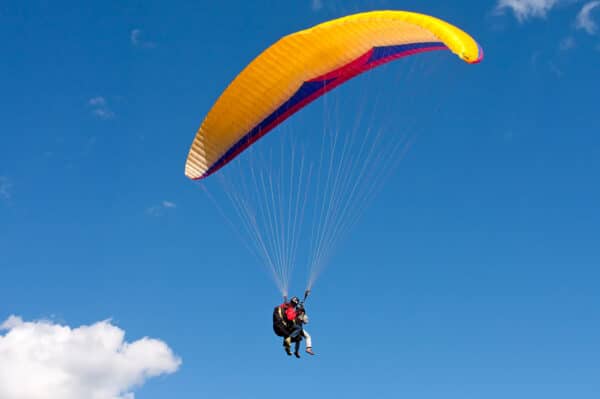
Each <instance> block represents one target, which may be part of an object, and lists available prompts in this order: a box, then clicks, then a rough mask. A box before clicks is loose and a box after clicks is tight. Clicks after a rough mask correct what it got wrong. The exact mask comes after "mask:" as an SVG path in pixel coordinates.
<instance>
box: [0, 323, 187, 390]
mask: <svg viewBox="0 0 600 399" xmlns="http://www.w3.org/2000/svg"><path fill="white" fill-rule="evenodd" d="M0 331H5V333H4V334H0V398H2V399H48V398H52V399H82V398H90V399H134V393H133V392H132V390H133V389H134V388H135V387H139V386H141V385H142V384H143V383H144V382H145V381H146V380H147V379H149V378H152V377H156V376H159V375H162V374H170V373H174V372H175V371H177V369H178V368H179V366H180V364H181V360H180V359H179V358H178V357H176V356H175V355H174V354H173V352H172V350H171V349H170V348H169V347H168V346H167V345H166V344H165V343H164V342H163V341H160V340H156V339H151V338H142V339H139V340H137V341H134V342H126V341H125V340H124V337H125V332H124V331H123V330H122V329H120V328H118V327H116V326H114V325H112V324H111V323H110V322H109V321H101V322H97V323H95V324H92V325H84V326H80V327H76V328H71V327H69V326H64V325H59V324H55V323H53V322H51V321H34V322H24V321H23V320H22V319H21V318H20V317H16V316H11V317H9V318H8V319H7V320H6V321H4V323H2V324H1V325H0Z"/></svg>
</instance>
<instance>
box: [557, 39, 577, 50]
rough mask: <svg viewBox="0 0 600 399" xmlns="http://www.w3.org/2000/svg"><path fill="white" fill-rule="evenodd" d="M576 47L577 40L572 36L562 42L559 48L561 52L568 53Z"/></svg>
mask: <svg viewBox="0 0 600 399" xmlns="http://www.w3.org/2000/svg"><path fill="white" fill-rule="evenodd" d="M573 47H575V39H574V38H573V37H572V36H567V37H565V38H564V39H562V40H561V41H560V43H559V44H558V48H559V49H560V51H567V50H570V49H572V48H573Z"/></svg>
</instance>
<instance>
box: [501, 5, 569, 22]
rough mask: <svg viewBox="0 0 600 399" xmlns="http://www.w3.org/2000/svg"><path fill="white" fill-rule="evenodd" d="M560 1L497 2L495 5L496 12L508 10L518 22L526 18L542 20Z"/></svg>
mask: <svg viewBox="0 0 600 399" xmlns="http://www.w3.org/2000/svg"><path fill="white" fill-rule="evenodd" d="M560 1H561V0H499V1H498V4H497V5H496V10H497V11H498V12H504V10H506V9H509V10H512V12H513V13H514V14H515V17H516V18H517V20H518V21H519V22H523V21H525V20H526V19H528V18H534V17H538V18H544V17H546V14H547V13H548V11H550V10H551V9H552V8H553V7H554V6H556V5H557V4H558V3H559V2H560Z"/></svg>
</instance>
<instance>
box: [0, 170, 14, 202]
mask: <svg viewBox="0 0 600 399" xmlns="http://www.w3.org/2000/svg"><path fill="white" fill-rule="evenodd" d="M11 189H12V184H11V183H10V180H8V177H6V176H0V199H3V200H6V201H8V200H9V199H10V197H11Z"/></svg>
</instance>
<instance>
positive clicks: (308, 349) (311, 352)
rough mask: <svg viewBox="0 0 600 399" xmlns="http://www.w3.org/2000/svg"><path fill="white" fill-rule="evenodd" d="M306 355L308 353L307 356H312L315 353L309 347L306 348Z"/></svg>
mask: <svg viewBox="0 0 600 399" xmlns="http://www.w3.org/2000/svg"><path fill="white" fill-rule="evenodd" d="M306 353H308V354H309V355H314V354H315V352H313V351H312V348H311V347H308V348H306Z"/></svg>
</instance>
